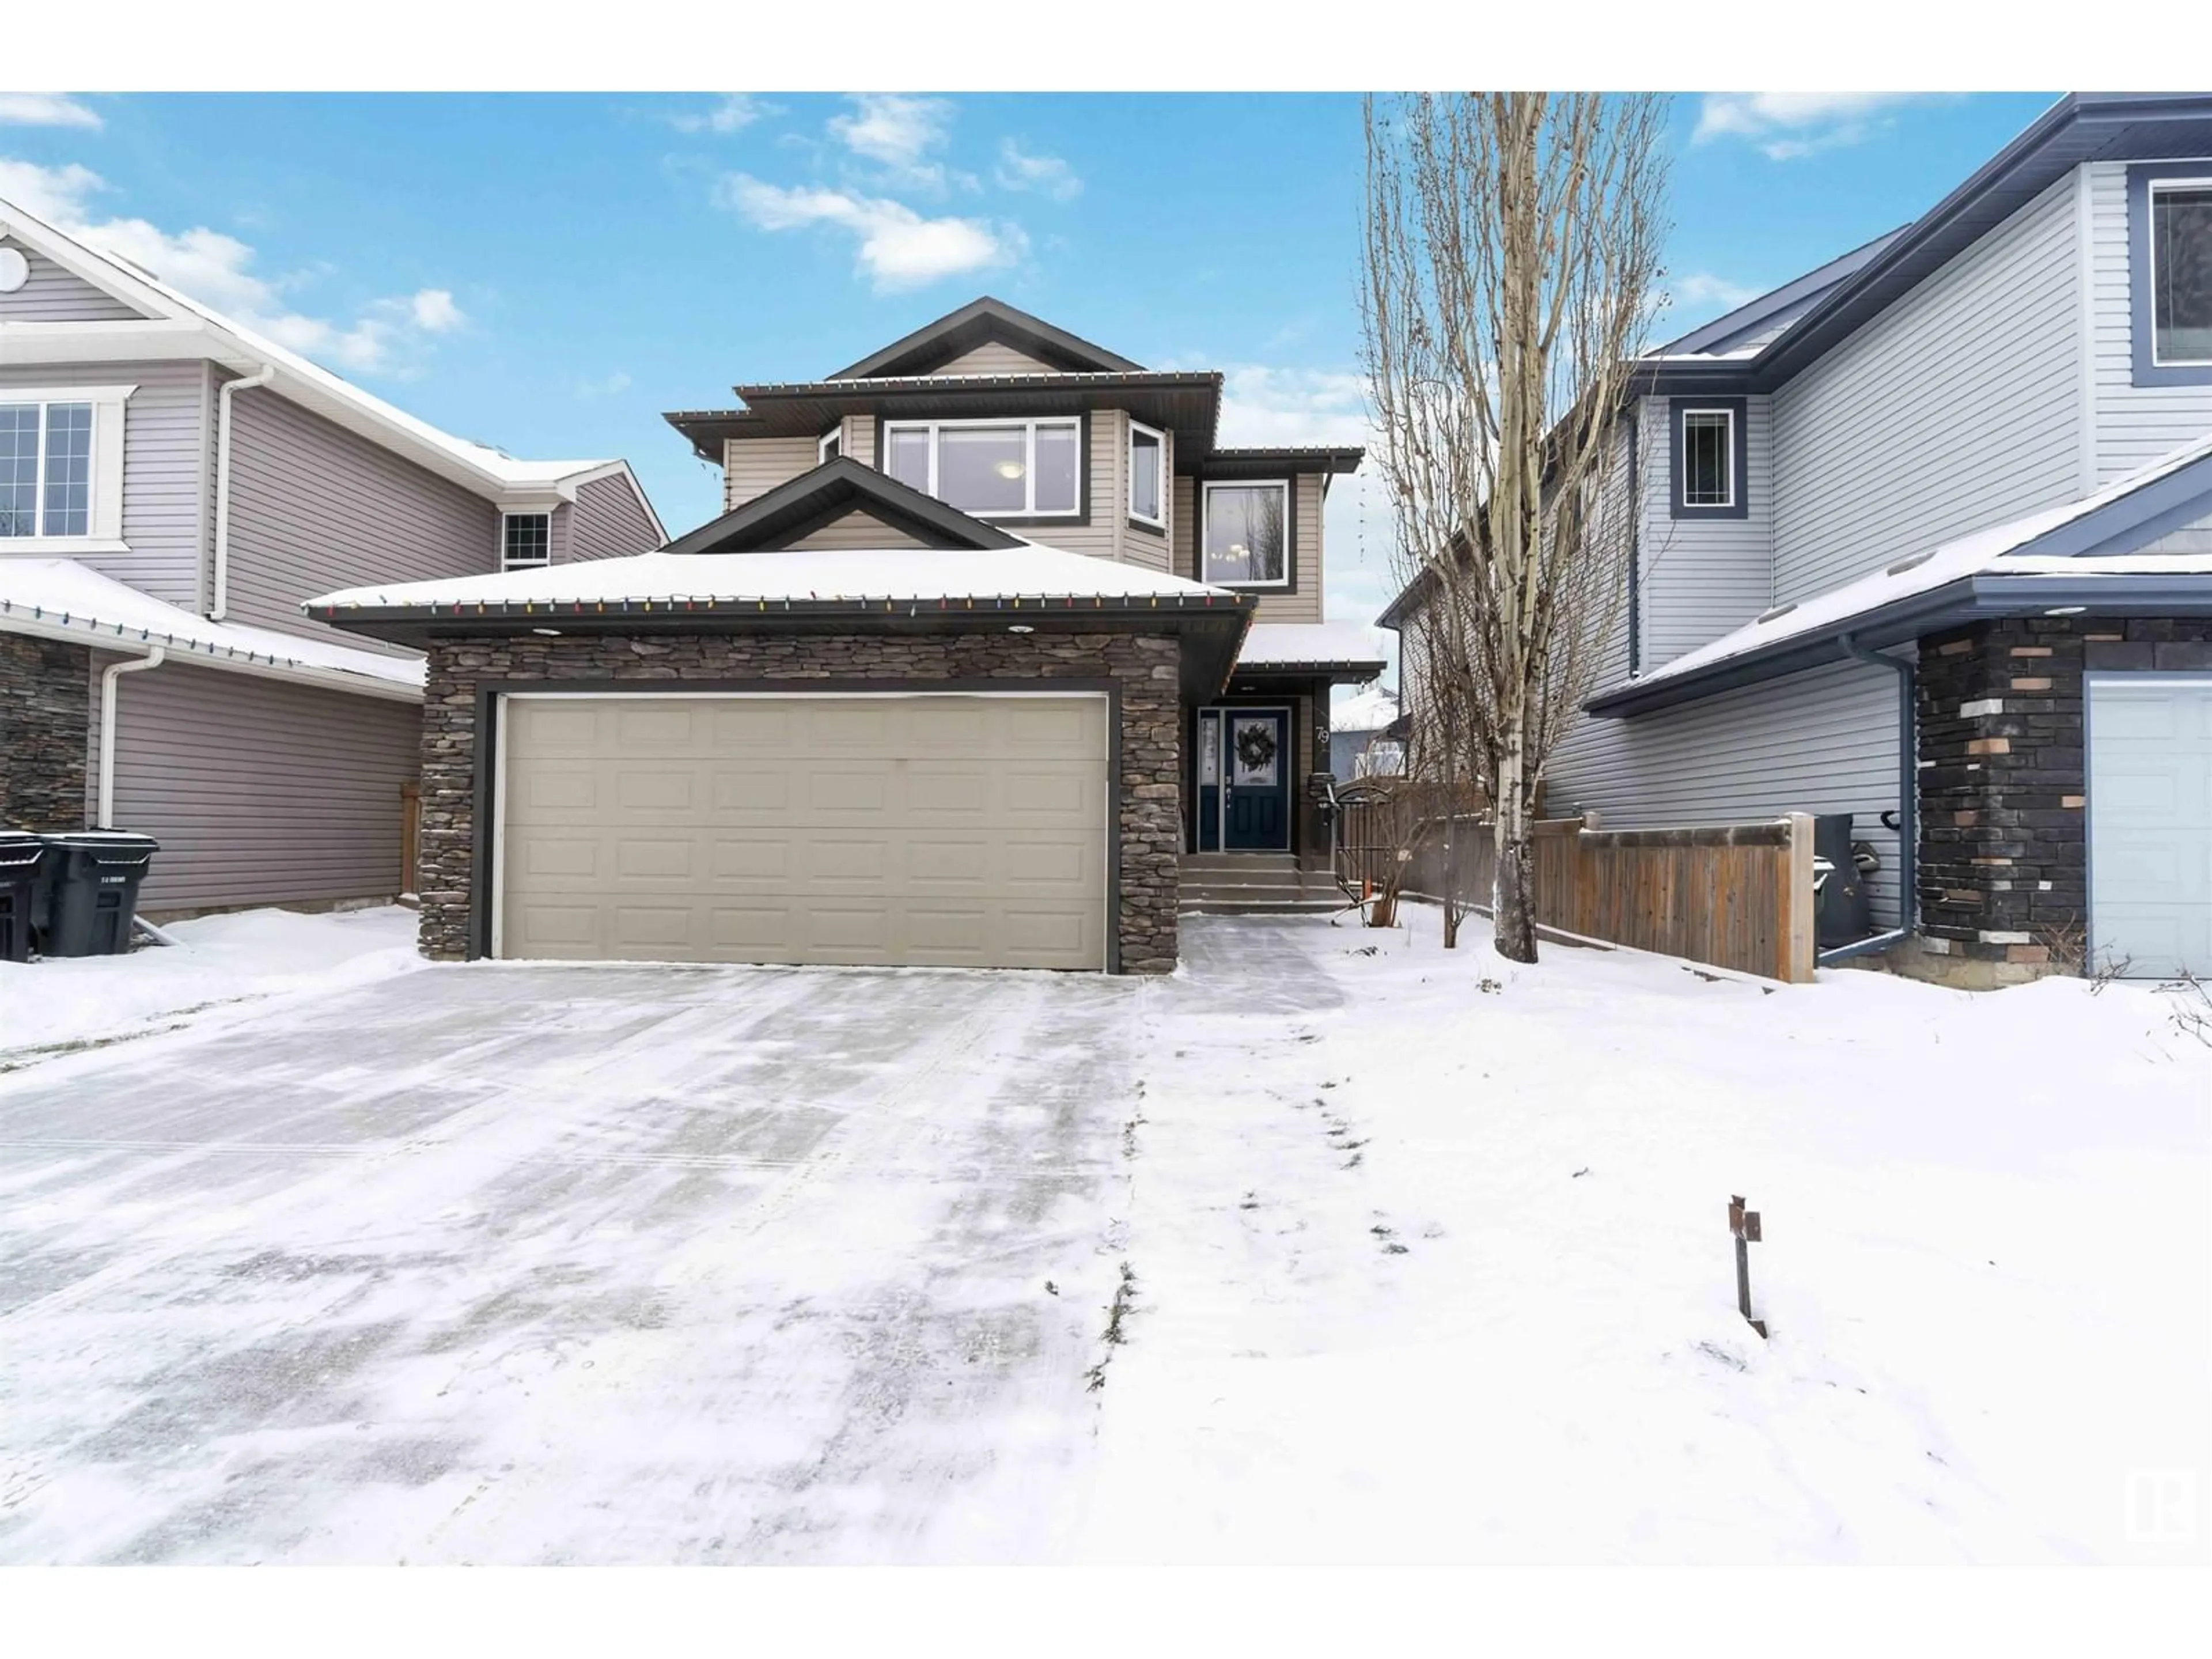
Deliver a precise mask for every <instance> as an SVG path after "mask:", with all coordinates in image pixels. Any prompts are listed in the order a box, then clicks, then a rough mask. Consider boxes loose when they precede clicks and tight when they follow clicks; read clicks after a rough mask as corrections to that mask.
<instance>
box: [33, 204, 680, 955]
mask: <svg viewBox="0 0 2212 1659" xmlns="http://www.w3.org/2000/svg"><path fill="white" fill-rule="evenodd" d="M664 539H665V537H664V535H663V533H662V531H661V527H660V523H659V520H658V519H657V518H656V517H655V516H654V513H653V508H652V506H651V504H650V503H649V502H648V501H647V500H646V498H645V495H644V494H643V492H642V491H641V489H640V488H639V486H638V483H637V480H636V479H635V477H634V476H633V475H632V474H631V472H630V470H629V465H628V463H626V462H623V461H620V460H587V461H518V460H515V459H513V458H511V457H509V456H507V455H505V454H502V453H500V452H498V451H496V450H493V449H489V448H486V447H483V446H482V445H478V444H473V443H469V442H465V441H462V440H460V439H458V438H454V437H451V436H449V435H447V434H445V433H442V432H440V431H438V430H436V429H435V428H432V427H430V426H428V425H427V424H425V423H424V422H421V421H418V420H416V419H415V418H414V417H413V416H409V415H407V414H404V413H403V412H402V411H400V410H397V409H394V408H393V407H392V406H391V405H390V404H386V403H384V402H382V401H381V400H380V399H379V398H374V397H371V396H370V395H369V394H368V393H367V392H362V390H361V389H360V388H358V387H357V386H351V385H349V384H348V383H347V382H345V381H344V380H340V379H339V378H338V377H337V376H336V375H334V374H330V373H328V372H327V371H325V370H324V369H321V368H317V367H316V366H315V365H314V364H313V363H310V362H307V361H306V360H305V359H303V358H301V357H300V356H297V355H295V353H293V352H291V351H289V350H286V349H284V348H283V347H282V346H280V345H277V344H276V343H275V342H273V341H270V340H268V339H265V338H263V337H260V336H258V335H257V334H255V333H253V332H252V331H249V330H247V329H246V328H244V327H241V326H240V325H238V324H236V323H234V322H232V321H230V320H228V319H225V318H223V317H221V316H218V315H216V313H213V312H211V311H210V310H208V309H207V308H206V307H204V306H202V305H199V304H198V303H197V302H196V301H192V300H191V299H190V298H188V297H187V296H185V295H182V294H179V293H178V292H177V291H176V290H175V289H172V288H170V287H169V286H167V284H166V283H162V282H161V281H160V280H159V278H157V277H156V276H154V275H152V274H151V273H149V272H147V271H144V270H140V269H138V268H137V266H135V265H132V264H128V263H126V262H125V261H123V260H121V259H119V258H114V257H112V256H110V255H107V254H105V253H102V252H100V251H98V250H97V249H94V248H93V247H90V246H86V245H85V244H84V243H83V242H82V241H79V240H75V239H73V238H71V237H70V236H67V235H64V234H62V233H60V232H58V231H57V230H55V229H54V228H52V227H51V226H49V225H47V224H45V223H43V222H40V220H38V219H36V218H34V217H33V216H31V215H30V214H29V213H27V212H26V211H25V210H22V209H21V208H18V207H15V206H14V205H12V204H9V203H7V202H4V201H0V826H6V827H21V828H27V829H81V828H82V827H84V826H85V825H87V824H88V823H92V824H112V825H115V826H118V827H123V828H128V829H140V830H144V831H146V832H149V833H150V834H152V835H153V836H156V837H157V838H158V839H159V840H160V842H161V848H162V851H161V856H160V857H159V858H158V859H157V860H155V867H154V873H153V876H152V878H151V879H150V881H149V884H148V886H147V888H146V890H145V891H144V893H143V896H142V908H143V909H144V910H146V911H147V912H148V913H149V914H151V915H156V916H159V915H173V914H175V913H178V912H180V911H189V910H197V909H210V908H228V907H230V906H234V905H245V904H266V903H298V902H328V901H339V900H346V899H356V898H378V897H390V896H392V895H394V894H396V893H398V892H399V891H400V890H401V887H402V871H401V852H402V814H403V807H402V790H403V786H408V785H411V784H412V782H413V781H414V780H415V778H416V775H417V772H418V770H419V767H420V750H421V731H422V659H421V657H420V656H419V655H418V654H417V653H414V652H411V651H407V650H403V649H399V648H397V647H386V646H381V645H377V644H373V643H369V642H367V641H362V640H359V639H356V638H352V637H349V636H346V635H339V634H337V633H336V632H334V631H332V630H331V629H329V628H327V627H325V626H324V625H323V624H322V623H318V622H312V621H309V620H308V619H307V618H306V617H304V616H302V615H301V610H300V604H301V600H303V599H307V598H308V597H310V596H311V595H313V594H316V593H319V592H324V591H325V590H326V589H328V588H331V587H332V586H337V585H340V584H342V583H346V582H359V581H372V580H410V579H415V578H427V577H435V576H459V575H469V574H478V573H482V572H489V571H496V570H499V569H501V568H509V569H512V568H523V567H527V566H532V565H540V564H548V563H552V564H559V563H563V562H568V561H571V560H582V559H597V558H605V557H608V556H612V555H617V554H629V553H638V552H642V551H645V550H647V549H649V548H653V547H655V546H657V545H659V544H660V543H661V542H662V541H663V540H664Z"/></svg>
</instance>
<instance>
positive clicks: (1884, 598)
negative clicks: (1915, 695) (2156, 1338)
mask: <svg viewBox="0 0 2212 1659" xmlns="http://www.w3.org/2000/svg"><path fill="white" fill-rule="evenodd" d="M2206 520H2212V434H2207V435H2205V436H2204V437H2202V438H2199V439H2197V441H2195V442H2193V443H2191V444H2185V445H2184V446H2183V447H2181V448H2179V449H2177V450H2174V451H2173V452H2172V453H2170V454H2167V455H2165V456H2163V457H2161V458H2160V459H2158V460H2157V461H2154V462H2153V463H2152V464H2151V465H2148V466H2147V467H2144V468H2143V469H2142V470H2141V471H2137V472H2134V473H2131V474H2130V475H2129V476H2128V477H2124V478H2122V479H2120V480H2119V481H2118V483H2112V484H2110V485H2107V486H2106V488H2105V489H2100V490H2099V491H2098V492H2097V493H2096V494H2095V495H2089V496H2086V497H2084V498H2083V499H2082V500H2081V501H2070V502H2069V503H2067V504H2066V505H2064V506H2063V507H2046V508H2045V509H2044V510H2043V511H2041V512H2039V513H2029V514H2027V516H2025V517H2023V518H2019V519H2015V520H2012V521H2011V522H2009V523H2007V524H2001V525H1996V526H1990V528H1988V529H1984V530H1978V531H1975V532H1972V534H1971V535H1966V536H1961V537H1959V538H1956V539H1955V540H1953V541H1949V542H1946V543H1944V544H1942V545H1941V546H1939V547H1936V548H1933V549H1931V550H1929V551H1927V552H1924V553H1916V554H1912V555H1910V556H1907V557H1905V558H1902V559H1899V560H1897V561H1895V562H1893V563H1892V564H1890V565H1889V566H1887V568H1884V569H1882V570H1880V571H1877V572H1875V574H1872V575H1869V576H1862V577H1860V578H1858V579H1857V580H1855V581H1849V582H1844V583H1843V584H1842V585H1841V586H1837V587H1832V588H1831V589H1829V590H1828V591H1827V592H1825V593H1818V594H1814V595H1813V596H1812V597H1811V598H1809V599H1802V600H1799V601H1797V602H1796V603H1794V604H1790V605H1778V606H1776V607H1775V608H1774V609H1773V610H1771V611H1768V612H1766V613H1765V615H1764V616H1762V617H1759V619H1758V620H1757V621H1755V622H1751V623H1746V624H1744V626H1742V627H1741V628H1739V629H1735V631H1733V632H1732V633H1728V634H1723V635H1721V637H1720V638H1718V639H1717V640H1714V641H1711V643H1710V644H1706V645H1703V646H1700V647H1699V648H1698V649H1696V650H1695V651H1691V652H1687V653H1684V654H1683V655H1681V656H1680V657H1677V658H1676V659H1674V661H1672V662H1670V663H1668V664H1667V665H1665V666H1663V667H1662V668H1659V669H1656V670H1655V671H1652V672H1650V673H1649V674H1644V675H1640V676H1638V678H1635V679H1633V680H1631V681H1629V682H1628V683H1627V684H1625V685H1621V686H1618V687H1616V688H1614V689H1613V690H1610V691H1606V692H1603V693H1601V694H1600V695H1599V696H1595V697H1592V698H1591V699H1590V700H1589V702H1586V703H1585V704H1584V705H1583V707H1584V708H1587V709H1588V710H1589V712H1590V713H1591V714H1603V715H1633V714H1650V713H1652V712H1654V711H1656V710H1657V709H1661V708H1672V707H1674V705H1676V704H1678V703H1684V702H1694V701H1696V700H1697V699H1699V698H1701V697H1708V696H1713V695H1714V694H1715V693H1717V692H1720V691H1726V690H1734V689H1735V688H1736V687H1738V686H1742V685H1750V684H1757V683H1758V682H1759V681H1761V680H1767V679H1772V678H1777V677H1778V676H1780V675H1783V674H1794V673H1796V672H1798V671H1801V670H1803V669H1807V668H1817V667H1820V665H1823V664H1826V663H1832V662H1841V661H1843V660H1844V659H1846V658H1847V657H1849V656H1850V654H1851V652H1850V649H1849V648H1848V647H1846V645H1845V644H1844V640H1845V637H1846V636H1848V637H1849V639H1850V641H1851V642H1852V643H1853V644H1855V645H1857V647H1860V648H1862V649H1879V648H1880V647H1883V646H1889V645H1899V644H1902V643H1904V642H1905V641H1908V640H1912V639H1917V638H1918V637H1919V636H1920V635H1923V634H1927V633H1930V632H1933V631H1935V630H1936V629H1943V628H1948V627H1954V626H1956V625H1958V624H1959V623H1966V622H1972V621H1976V620H1978V619H1982V618H1985V617H2007V616H2012V617H2017V616H2027V615H2034V614H2037V613H2039V612H2040V611H2047V610H2049V609H2051V608H2052V607H2054V606H2061V607H2073V608H2080V609H2085V610H2088V611H2094V612H2097V613H2099V614H2102V615H2107V616H2110V615H2116V614H2118V615H2146V614H2156V615H2174V614H2203V613H2204V612H2207V611H2212V553H2187V552H2185V553H2179V554H2173V553H2159V552H2146V551H2144V550H2145V549H2147V548H2148V547H2149V546H2150V545H2151V544H2153V543H2154V542H2156V541H2158V540H2159V539H2160V538H2161V537H2164V536H2166V535H2167V534H2169V533H2170V532H2172V531H2174V530H2176V529H2178V528H2179V527H2181V526H2185V525H2194V524H2197V523H2199V522H2203V521H2206Z"/></svg>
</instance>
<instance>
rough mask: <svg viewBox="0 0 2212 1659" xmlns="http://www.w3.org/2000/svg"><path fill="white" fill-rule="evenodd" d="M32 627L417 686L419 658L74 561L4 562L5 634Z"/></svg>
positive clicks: (215, 663)
mask: <svg viewBox="0 0 2212 1659" xmlns="http://www.w3.org/2000/svg"><path fill="white" fill-rule="evenodd" d="M32 625H35V626H36V627H37V628H38V629H39V631H40V632H41V633H46V632H50V631H52V630H56V629H59V630H62V631H64V632H66V633H69V634H70V635H82V636H83V639H84V642H85V643H86V644H88V645H94V646H97V645H99V644H100V643H101V642H102V641H109V642H112V643H114V644H118V645H131V646H143V645H159V646H161V647H166V648H167V649H169V650H172V651H176V652H179V653H186V654H188V655H190V656H191V657H192V658H194V659H199V660H203V661H204V662H205V663H206V664H207V665H209V666H210V667H216V668H220V667H222V666H223V665H225V664H233V665H259V666H263V667H269V668H279V669H292V670H297V671H304V672H306V673H307V674H309V675H331V676H340V675H354V676H358V677H360V678H363V679H369V680H374V681H377V682H378V683H379V684H382V685H397V686H404V687H407V688H409V689H410V690H420V689H421V687H422V659H421V658H419V657H395V656H392V655H389V654H387V653H384V652H381V651H368V650H363V649H362V648H361V647H358V646H351V645H341V644H339V643H337V641H325V640H310V639H301V638H298V637H296V636H295V635H290V634H279V633H277V632H276V631H275V630H274V629H266V628H252V627H249V626H247V625H246V624H244V623H228V622H210V621H209V620H208V619H207V618H206V617H200V616H196V615H194V614H193V613H192V612H191V611H180V610H179V609H178V608H177V607H176V606H175V605H164V604H162V603H161V600H159V599H154V598H151V597H150V596H149V595H147V594H144V593H142V592H139V591H138V590H137V588H135V587H127V586H125V585H124V584H123V583H121V582H118V581H117V580H114V579H113V578H112V577H110V576H103V575H101V574H100V572H98V571H97V570H94V569H92V568H89V567H88V566H86V565H82V564H79V563H78V562H76V560H74V559H26V558H7V559H0V632H15V631H19V630H23V629H28V628H29V627H30V626H32Z"/></svg>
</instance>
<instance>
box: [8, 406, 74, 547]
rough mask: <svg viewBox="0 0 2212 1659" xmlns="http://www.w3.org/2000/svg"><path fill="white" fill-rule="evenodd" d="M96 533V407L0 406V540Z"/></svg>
mask: <svg viewBox="0 0 2212 1659" xmlns="http://www.w3.org/2000/svg"><path fill="white" fill-rule="evenodd" d="M91 533H92V405H91V404H88V403H84V404H76V403H68V404H63V403H38V404H28V403H26V404H0V536H6V537H10V538H15V537H28V536H89V535H91Z"/></svg>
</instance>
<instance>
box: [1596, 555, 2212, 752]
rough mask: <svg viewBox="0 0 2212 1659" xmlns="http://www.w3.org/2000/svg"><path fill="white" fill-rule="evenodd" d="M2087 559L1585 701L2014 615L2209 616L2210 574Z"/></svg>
mask: <svg viewBox="0 0 2212 1659" xmlns="http://www.w3.org/2000/svg"><path fill="white" fill-rule="evenodd" d="M2081 564H2082V567H2083V568H2082V572H2081V574H2073V573H2071V572H2067V573H2063V574H2051V573H2044V572H2039V573H2037V574H2033V575H2011V576H2008V575H1992V574H1978V575H1972V576H1966V577H1961V578H1960V580H1957V581H1954V582H1948V583H1946V584H1945V585H1944V586H1942V587H1935V588H1929V589H1928V590H1927V591H1925V592H1919V593H1914V594H1911V595H1908V596H1907V597H1905V598H1904V599H1899V600H1898V601H1897V602H1896V603H1895V604H1893V605H1884V606H1881V608H1879V609H1877V610H1873V611H1863V612H1862V613H1861V614H1859V615H1858V616H1856V617H1850V618H1849V619H1847V622H1846V623H1845V624H1844V625H1842V626H1839V627H1838V629H1836V630H1835V631H1833V632H1823V633H1820V634H1817V635H1797V636H1796V637H1794V638H1791V639H1786V640H1778V641H1775V642H1774V643H1773V644H1772V645H1771V646H1760V647H1753V648H1752V649H1751V650H1748V651H1743V652H1740V653H1737V654H1735V656H1732V657H1725V658H1723V659H1720V660H1719V661H1717V662H1712V663H1708V664H1706V665H1705V666H1703V667H1701V668H1697V669H1692V670H1691V671H1687V672H1685V673H1680V674H1663V675H1662V676H1660V677H1658V678H1655V679H1652V680H1650V681H1649V682H1646V683H1644V684H1628V685H1624V686H1621V687H1620V688H1618V689H1617V690H1612V691H1607V692H1606V693H1604V694H1602V695H1601V696H1595V697H1592V698H1590V699H1589V701H1588V702H1585V703H1583V708H1584V709H1585V710H1587V711H1588V712H1589V713H1590V714H1595V715H1598V716H1601V718H1605V719H1608V720H1622V719H1633V718H1634V717H1636V716H1637V715H1639V714H1656V713H1658V712H1659V711H1660V710H1661V709H1663V708H1679V707H1680V706H1681V705H1682V704H1684V703H1689V702H1700V701H1702V700H1703V699H1705V698H1706V697H1711V696H1718V695H1719V694H1720V693H1722V692H1723V691H1733V690H1739V689H1740V688H1741V687H1744V686H1747V685H1757V684H1760V683H1762V682H1764V681H1766V680H1771V679H1778V678H1781V677H1782V676H1784V675H1785V674H1796V673H1802V671H1805V670H1807V669H1809V668H1820V667H1825V666H1826V665H1828V664H1830V663H1838V662H1843V661H1845V660H1847V659H1850V657H1851V655H1852V652H1851V649H1850V647H1851V646H1857V647H1858V648H1859V649H1860V650H1863V651H1869V650H1870V651H1879V650H1881V649H1884V648H1885V647H1891V646H1897V645H1903V644H1905V643H1907V642H1909V641H1914V640H1917V639H1918V638H1920V637H1921V636H1922V635H1926V634H1932V633H1937V632H1940V631H1942V630H1943V629H1949V628H1958V627H1963V626H1965V625H1966V624H1968V623H1977V622H1990V621H1995V620H1997V619H1999V618H2002V617H2039V616H2045V615H2048V614H2050V613H2051V612H2054V611H2057V612H2063V613H2069V614H2070V613H2072V612H2075V611H2081V612H2083V613H2086V614H2088V615H2093V616H2098V617H2175V616H2185V617H2186V616H2212V574H2205V575H2187V574H2161V575H2151V574H2124V575H2122V574H2107V575H2099V574H2095V566H2096V561H2095V560H2094V559H2093V558H2085V559H2083V560H2082V561H2081Z"/></svg>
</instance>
